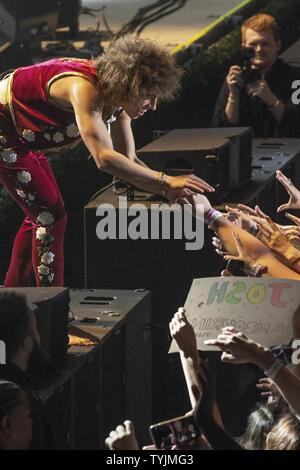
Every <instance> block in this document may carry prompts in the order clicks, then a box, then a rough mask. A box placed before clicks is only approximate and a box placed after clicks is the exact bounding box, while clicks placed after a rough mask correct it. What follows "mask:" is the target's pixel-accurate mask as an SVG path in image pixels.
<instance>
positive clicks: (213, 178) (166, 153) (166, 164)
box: [137, 129, 230, 200]
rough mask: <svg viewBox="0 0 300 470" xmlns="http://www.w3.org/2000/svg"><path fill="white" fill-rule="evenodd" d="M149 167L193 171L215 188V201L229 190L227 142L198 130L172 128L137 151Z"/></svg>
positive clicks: (161, 169) (181, 171)
mask: <svg viewBox="0 0 300 470" xmlns="http://www.w3.org/2000/svg"><path fill="white" fill-rule="evenodd" d="M137 153H138V156H139V158H140V159H141V160H142V161H144V162H145V163H146V164H147V165H148V166H149V167H150V168H153V169H154V170H158V171H165V172H166V173H169V174H172V173H173V172H174V171H175V173H176V174H184V173H187V172H188V173H190V172H193V173H194V174H195V175H197V176H200V177H201V178H203V179H205V180H206V181H207V182H208V183H210V184H211V185H212V186H214V187H215V188H216V193H215V194H214V195H213V197H214V198H215V200H221V199H222V198H224V197H225V196H226V195H227V194H228V191H229V174H230V145H229V141H228V139H226V138H225V137H223V136H218V135H213V136H212V135H206V133H203V132H202V129H175V130H173V131H171V132H168V133H167V134H164V135H163V136H162V137H160V138H159V139H157V140H154V141H153V142H151V143H150V144H148V145H146V146H145V147H142V148H141V149H139V150H138V152H137Z"/></svg>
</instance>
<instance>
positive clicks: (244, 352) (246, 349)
mask: <svg viewBox="0 0 300 470" xmlns="http://www.w3.org/2000/svg"><path fill="white" fill-rule="evenodd" d="M205 344H207V345H208V346H218V347H219V348H220V349H221V350H222V351H223V353H222V356H221V360H222V361H223V362H228V363H232V364H246V363H248V362H250V363H253V364H259V363H260V360H259V357H260V355H261V354H263V353H264V352H265V351H267V349H266V348H264V347H263V346H261V345H260V344H258V343H255V342H254V341H252V340H251V339H249V338H247V336H245V335H244V334H243V333H242V332H241V331H238V330H236V329H235V328H233V327H226V328H222V333H221V334H220V335H218V337H217V338H216V339H209V340H205Z"/></svg>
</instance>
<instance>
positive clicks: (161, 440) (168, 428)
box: [150, 416, 199, 449]
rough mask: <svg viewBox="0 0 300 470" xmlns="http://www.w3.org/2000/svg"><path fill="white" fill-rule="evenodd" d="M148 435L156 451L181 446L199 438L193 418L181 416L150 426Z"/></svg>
mask: <svg viewBox="0 0 300 470" xmlns="http://www.w3.org/2000/svg"><path fill="white" fill-rule="evenodd" d="M150 435H151V438H152V440H153V443H154V444H155V446H156V448H157V449H172V447H174V446H179V447H180V446H183V445H184V444H186V443H190V442H191V441H193V440H194V439H195V438H196V437H198V436H199V429H198V426H197V423H196V421H195V418H194V416H183V417H180V418H176V419H173V420H170V421H165V422H163V423H158V424H153V425H152V426H150Z"/></svg>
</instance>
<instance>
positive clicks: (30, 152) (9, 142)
mask: <svg viewBox="0 0 300 470" xmlns="http://www.w3.org/2000/svg"><path fill="white" fill-rule="evenodd" d="M69 75H71V76H73V75H75V76H76V75H77V76H81V77H83V78H85V79H87V80H89V81H91V82H92V83H93V84H94V85H95V86H96V71H95V68H94V66H93V63H92V61H88V60H81V59H52V60H48V61H46V62H43V63H41V64H37V65H33V66H29V67H22V68H19V69H17V70H15V71H14V72H13V73H12V74H11V75H10V77H9V81H10V93H9V97H8V102H9V105H8V106H6V105H5V106H4V105H2V104H0V183H2V184H3V186H4V187H5V188H6V190H7V191H8V193H9V194H10V195H11V197H12V198H13V199H14V201H15V202H16V203H17V204H18V205H19V206H20V207H21V209H22V210H23V212H24V214H25V219H24V221H23V224H22V226H21V227H20V229H19V231H18V233H17V235H16V238H15V241H14V245H13V250H12V257H11V262H10V266H9V269H8V272H7V275H6V278H5V282H4V286H5V287H19V286H30V285H32V278H33V274H34V277H35V280H36V285H37V286H62V285H64V254H63V244H64V233H65V227H66V220H67V215H66V211H65V207H64V202H63V199H62V196H61V193H60V190H59V188H58V186H57V183H56V180H55V177H54V175H53V173H52V170H51V168H50V165H49V163H48V161H47V158H46V156H45V154H44V153H43V150H46V149H54V148H60V147H63V146H64V145H67V144H71V143H73V142H75V141H76V140H78V139H79V138H80V135H79V132H78V128H77V125H76V121H75V116H74V112H73V111H71V110H67V109H66V110H64V109H62V108H59V107H58V106H55V105H54V104H53V103H51V102H50V99H49V94H48V91H49V87H50V85H51V83H53V82H54V81H55V80H57V79H58V78H59V77H63V76H69ZM112 113H113V111H112Z"/></svg>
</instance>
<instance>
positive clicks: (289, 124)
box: [212, 59, 300, 138]
mask: <svg viewBox="0 0 300 470" xmlns="http://www.w3.org/2000/svg"><path fill="white" fill-rule="evenodd" d="M299 79H300V69H298V68H296V67H293V66H291V65H289V64H286V63H285V62H283V61H282V60H281V59H277V61H276V62H275V64H274V65H273V67H272V69H271V70H270V71H269V72H268V73H267V74H266V76H265V80H266V82H267V83H268V85H269V87H270V89H271V91H272V92H273V94H274V95H275V96H276V97H277V98H279V99H280V100H282V101H283V102H284V104H285V106H286V111H285V114H284V116H283V119H282V121H281V122H280V123H278V122H277V121H276V119H275V118H274V117H273V115H272V113H271V112H270V111H269V110H268V108H267V106H266V105H265V104H264V103H263V102H262V101H261V100H260V99H259V98H256V97H250V96H248V95H247V94H246V93H245V92H241V98H240V117H239V122H238V123H237V124H235V126H238V127H239V126H250V127H252V128H253V130H254V135H255V137H261V138H266V137H286V138H288V137H300V105H294V104H293V103H292V100H291V97H292V94H293V93H294V92H295V90H294V89H293V88H292V83H293V81H294V80H299ZM228 94H229V90H228V86H227V83H226V80H225V82H224V83H223V86H222V88H221V91H220V94H219V96H218V99H217V103H216V107H215V112H214V116H213V118H212V126H213V127H233V126H232V125H231V124H230V123H229V122H228V120H227V117H226V115H225V108H226V104H227V99H228Z"/></svg>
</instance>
